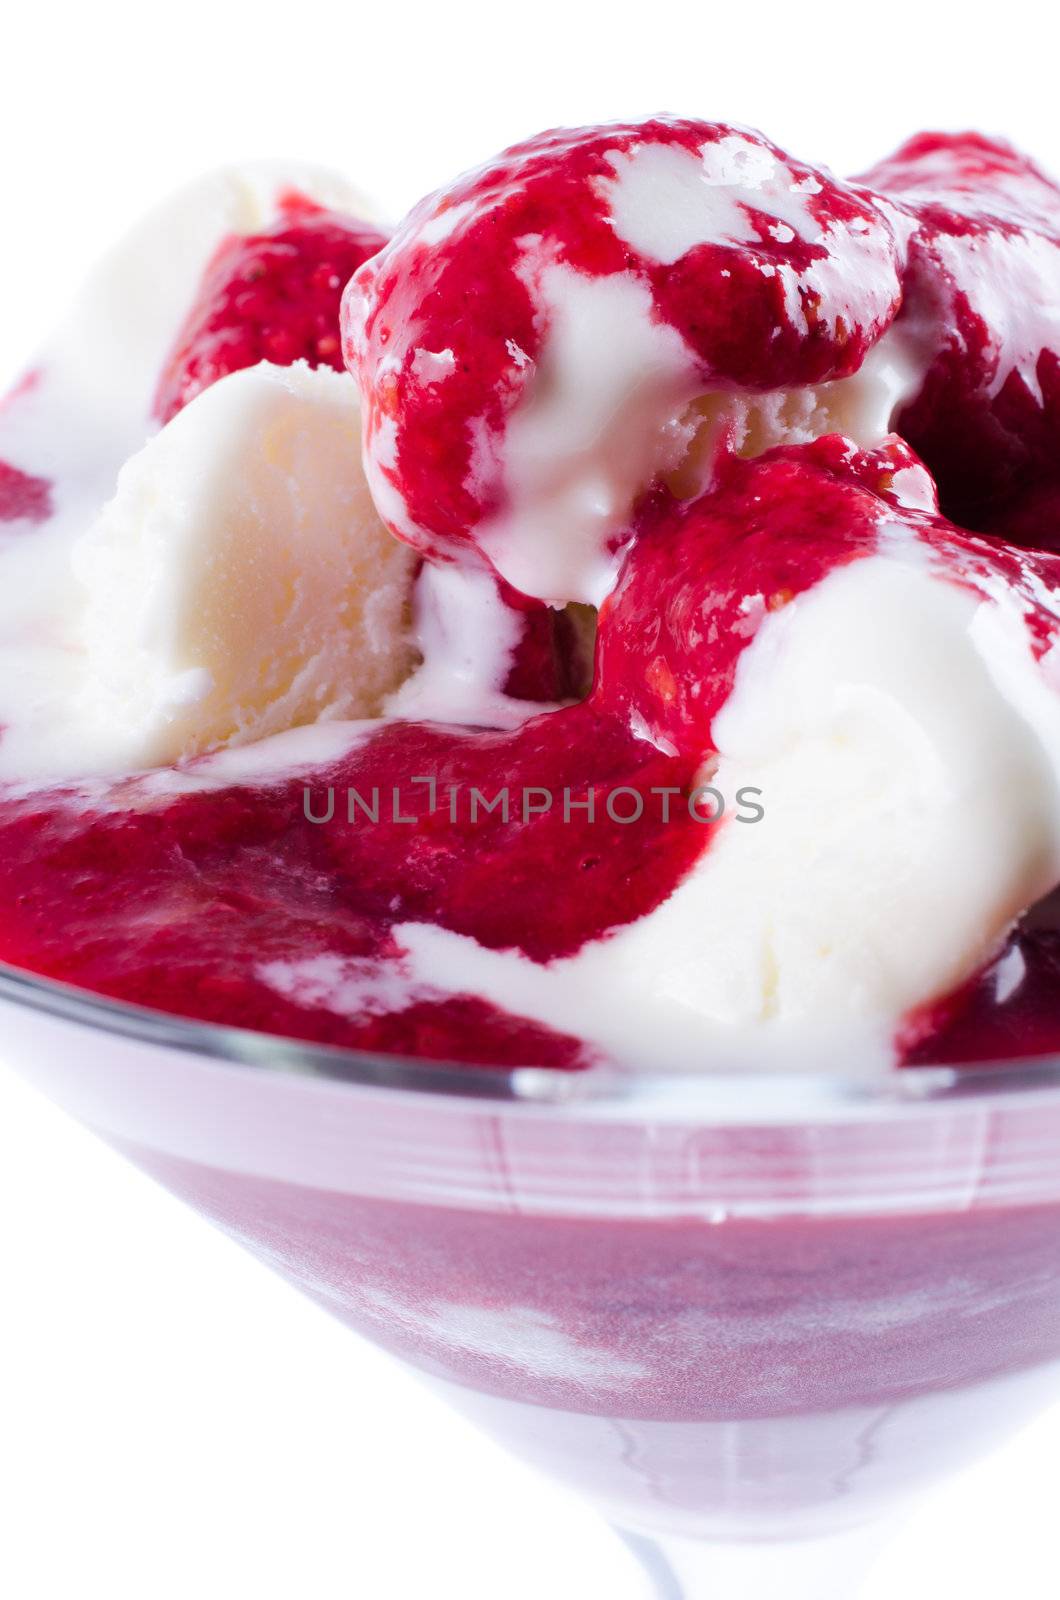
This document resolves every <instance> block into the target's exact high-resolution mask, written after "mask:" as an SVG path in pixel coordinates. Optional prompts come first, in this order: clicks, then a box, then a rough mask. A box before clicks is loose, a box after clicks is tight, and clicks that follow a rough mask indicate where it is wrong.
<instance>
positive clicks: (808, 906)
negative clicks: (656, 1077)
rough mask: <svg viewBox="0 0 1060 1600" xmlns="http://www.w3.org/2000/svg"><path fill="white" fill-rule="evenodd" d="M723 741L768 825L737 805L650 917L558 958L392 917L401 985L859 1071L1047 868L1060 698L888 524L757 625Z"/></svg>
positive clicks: (610, 1047) (1057, 841) (611, 1040)
mask: <svg viewBox="0 0 1060 1600" xmlns="http://www.w3.org/2000/svg"><path fill="white" fill-rule="evenodd" d="M714 735H715V740H716V743H717V747H718V751H719V761H718V764H717V768H716V770H714V771H713V772H712V773H711V775H710V778H709V781H710V782H711V784H712V785H714V786H715V787H716V788H717V789H718V790H719V791H720V792H721V793H722V794H723V795H725V796H728V797H730V800H731V797H732V796H734V795H735V794H736V793H737V791H738V790H739V789H741V788H742V787H743V786H745V785H749V786H753V787H754V788H755V789H757V790H758V791H760V793H761V796H762V800H763V805H764V809H765V816H764V818H763V819H762V820H761V821H758V822H754V823H741V822H740V821H738V820H736V818H735V816H734V815H732V814H731V813H730V816H729V817H728V818H726V820H724V821H723V822H722V823H721V824H720V825H719V826H718V829H717V836H716V837H715V838H714V839H713V841H712V843H711V845H710V848H709V849H708V850H707V851H706V852H705V853H704V855H703V856H702V857H701V859H700V861H699V863H698V864H697V865H696V866H695V867H694V868H693V870H692V872H691V873H690V874H689V875H688V877H686V879H685V880H684V882H683V883H681V884H680V885H679V886H678V887H677V888H676V889H675V891H674V892H673V894H672V895H671V896H670V897H669V898H668V899H667V900H666V901H665V902H664V903H663V904H662V905H661V906H660V907H659V908H658V910H656V911H654V912H652V913H650V914H649V915H648V916H646V917H643V918H641V919H640V920H639V921H637V922H635V923H632V924H630V925H629V926H627V927H624V928H619V929H617V930H615V931H614V932H613V933H611V934H609V935H608V936H606V937H605V938H603V939H601V940H599V941H597V942H595V943H592V944H589V945H587V946H585V947H584V948H583V949H582V950H581V951H579V952H578V953H577V954H576V955H575V956H573V957H571V958H569V959H566V960H562V961H557V962H552V963H549V964H539V963H535V962H532V961H529V960H528V959H527V958H526V957H525V956H522V955H519V954H516V953H514V952H511V951H503V950H484V949H482V948H480V947H478V946H476V945H475V944H474V943H473V942H472V941H470V940H468V939H464V938H460V937H458V936H457V935H455V934H452V933H450V932H447V931H445V930H443V929H440V928H437V927H433V926H411V925H405V926H404V927H402V928H400V929H398V930H396V935H397V938H398V940H399V943H400V944H401V945H402V946H403V948H404V950H405V951H406V955H407V971H408V975H409V980H410V983H411V985H412V986H413V991H414V990H415V988H416V986H417V985H423V984H425V983H428V982H429V983H430V984H431V985H432V986H433V987H434V988H435V989H441V990H449V991H451V992H466V991H467V990H469V989H470V990H471V992H473V993H477V994H481V995H483V996H485V997H487V998H488V999H489V1000H490V1001H491V1002H492V1003H493V1004H495V1005H500V1006H503V1007H506V1008H508V1009H510V1010H512V1011H514V1012H516V1013H517V1014H519V1015H523V1016H529V1017H532V1018H533V1019H535V1020H537V1021H540V1022H543V1023H547V1024H548V1025H549V1026H551V1027H554V1028H557V1029H560V1030H569V1031H571V1032H574V1033H577V1034H580V1035H581V1036H583V1037H585V1038H587V1039H589V1040H590V1041H592V1042H593V1043H595V1044H596V1045H597V1046H598V1048H599V1049H600V1050H601V1051H602V1052H603V1053H604V1054H605V1055H606V1056H607V1057H608V1058H609V1059H612V1060H617V1061H619V1062H624V1063H626V1064H628V1065H640V1066H643V1065H645V1064H649V1065H650V1064H651V1063H652V1062H657V1063H658V1064H659V1065H660V1066H662V1065H666V1066H671V1067H672V1066H675V1065H679V1066H684V1067H688V1068H696V1067H699V1066H702V1065H703V1064H704V1062H705V1061H709V1062H710V1063H711V1064H712V1065H718V1064H721V1063H726V1062H727V1063H729V1064H733V1063H739V1062H741V1061H743V1062H746V1063H747V1064H751V1065H755V1064H758V1065H763V1066H768V1065H769V1064H770V1063H774V1064H775V1062H776V1060H777V1057H778V1052H779V1051H780V1050H781V1049H782V1050H783V1052H784V1058H785V1061H787V1062H789V1063H790V1064H794V1063H797V1062H800V1061H801V1063H802V1064H803V1065H805V1066H806V1067H820V1066H822V1065H823V1066H832V1067H836V1068H842V1067H846V1068H847V1069H848V1070H849V1069H851V1068H853V1067H855V1066H856V1065H858V1064H861V1065H863V1066H865V1067H866V1068H869V1069H871V1068H872V1067H873V1066H874V1065H875V1066H879V1065H883V1064H885V1063H887V1062H889V1061H890V1060H891V1057H892V1050H893V1033H894V1027H895V1022H896V1019H898V1018H900V1017H902V1016H904V1015H906V1014H908V1013H910V1012H914V1011H915V1010H917V1009H918V1008H920V1007H922V1006H925V1005H928V1004H930V1003H931V1002H932V1001H934V1000H937V999H938V998H939V997H941V996H943V995H945V994H946V993H948V992H949V991H950V990H952V989H953V988H954V987H956V986H957V985H958V984H960V983H961V982H963V981H964V980H965V979H966V978H968V977H970V976H971V975H972V974H973V973H974V972H975V971H976V970H977V969H978V968H979V967H980V966H981V965H982V964H983V962H984V961H985V960H987V959H988V958H989V956H990V955H991V954H992V953H993V951H994V950H995V949H996V948H997V946H998V944H999V942H1000V940H1001V939H1002V937H1003V935H1004V933H1005V931H1006V929H1007V928H1008V926H1009V925H1010V923H1011V921H1012V919H1013V918H1014V917H1015V916H1017V915H1018V914H1019V912H1020V911H1022V910H1023V908H1024V907H1025V906H1027V905H1028V904H1030V903H1032V902H1033V901H1034V900H1036V899H1037V898H1038V897H1039V896H1040V895H1042V894H1044V893H1045V892H1046V891H1047V890H1048V889H1049V888H1050V887H1051V886H1052V885H1053V884H1054V883H1055V882H1056V880H1057V877H1058V876H1060V700H1058V699H1057V698H1056V696H1055V694H1054V693H1053V692H1052V691H1051V689H1050V688H1049V687H1048V684H1047V682H1046V680H1045V678H1044V677H1043V674H1042V671H1041V668H1040V666H1039V664H1038V663H1037V662H1036V661H1035V660H1034V658H1033V655H1032V653H1031V651H1030V648H1029V644H1028V640H1027V636H1026V632H1025V629H1024V626H1023V623H1022V619H1021V617H1020V614H1019V611H1018V609H1017V608H1016V606H1015V605H1014V604H1013V605H1010V604H1009V603H1008V602H1007V601H1006V599H1005V597H1004V596H998V598H997V599H996V600H993V599H991V600H985V601H984V600H981V599H979V598H977V597H976V596H975V595H974V594H972V593H971V592H968V591H964V590H962V589H961V588H959V587H957V586H956V585H955V584H954V583H953V582H951V581H950V580H949V579H948V578H946V577H944V576H942V575H941V574H940V573H938V572H936V571H933V570H932V568H931V565H930V560H929V556H928V552H927V551H926V549H925V547H924V546H922V545H918V544H911V543H909V542H908V541H907V540H905V539H904V538H903V537H902V536H901V534H900V533H898V534H897V535H896V538H895V540H894V542H893V543H892V544H891V545H890V547H889V549H888V551H887V554H881V555H879V556H874V557H870V558H867V559H864V560H860V561H857V562H855V563H854V564H852V565H850V566H847V567H843V568H840V569H839V570H838V571H835V572H833V573H831V574H830V575H829V576H828V577H826V578H825V579H824V580H823V581H822V582H821V583H819V584H818V585H816V586H815V587H814V588H813V589H812V590H810V591H809V592H808V593H807V594H806V595H805V596H802V597H799V598H798V599H797V600H795V601H793V602H792V603H791V604H789V605H788V606H786V607H784V608H783V609H782V610H781V611H779V612H777V613H775V614H774V615H772V616H770V617H769V618H767V620H766V621H765V622H764V623H763V625H762V627H761V629H760V631H759V632H758V634H757V636H756V638H755V640H754V642H753V643H752V644H751V645H750V646H749V648H748V649H747V651H746V652H745V654H744V655H743V657H742V658H741V661H740V665H739V669H738V674H737V682H736V687H735V690H734V692H733V694H732V695H731V697H730V698H729V700H728V702H727V703H726V704H725V706H724V707H723V709H722V711H721V713H720V715H719V716H718V717H717V718H716V720H715V724H714ZM869 840H871V846H869V845H867V841H869Z"/></svg>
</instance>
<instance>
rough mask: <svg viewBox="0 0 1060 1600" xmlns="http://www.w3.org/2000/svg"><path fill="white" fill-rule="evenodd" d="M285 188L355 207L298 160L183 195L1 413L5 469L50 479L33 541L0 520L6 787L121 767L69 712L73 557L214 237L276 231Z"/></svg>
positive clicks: (91, 282)
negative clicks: (15, 781) (47, 502)
mask: <svg viewBox="0 0 1060 1600" xmlns="http://www.w3.org/2000/svg"><path fill="white" fill-rule="evenodd" d="M290 190H297V191H298V192H300V193H302V194H305V195H307V196H308V197H310V198H311V199H315V200H317V201H318V202H319V203H321V204H325V205H334V206H344V207H346V208H348V209H351V210H352V209H363V201H362V200H361V197H360V196H359V194H358V193H357V191H356V190H354V189H352V188H351V187H350V186H349V185H348V184H347V183H346V182H345V181H344V180H343V179H341V178H340V177H338V176H336V175H334V174H331V173H328V172H325V171H322V170H319V169H316V168H312V167H306V166H303V165H299V164H297V163H280V162H263V163H256V164H250V165H247V166H244V167H239V168H231V169H226V170H223V171H220V172H217V173H214V174H212V175H210V176H209V177H206V178H204V179H202V180H200V181H199V182H197V183H194V184H191V185H189V186H188V187H187V188H186V189H184V190H182V191H180V192H179V193H178V194H176V195H175V196H173V198H172V199H170V200H168V201H167V202H166V203H165V204H163V205H161V206H160V207H159V208H158V209H157V210H156V211H154V212H152V213H151V215H150V216H148V217H146V218H145V219H144V220H143V221H142V222H141V223H140V224H139V225H138V226H137V227H136V228H134V229H133V230H132V231H131V232H130V233H129V235H128V236H127V237H126V238H125V239H124V240H123V241H122V242H121V243H120V244H119V245H117V246H116V247H115V248H114V250H112V251H111V253H110V254H109V255H108V256H107V257H106V258H105V259H104V260H103V261H101V262H100V264H99V266H98V267H97V268H96V269H95V271H94V272H93V273H92V275H91V276H90V277H89V279H88V281H87V282H86V283H85V285H84V287H83V288H82V290H81V292H80V294H79V295H78V297H77V299H76V300H75V303H74V305H73V307H72V309H71V311H70V314H69V315H68V316H67V318H66V319H65V321H64V322H63V323H62V324H61V326H60V327H59V329H58V330H57V332H56V334H55V336H54V337H53V338H52V340H51V341H50V342H49V344H48V345H47V346H46V347H45V349H44V350H43V351H42V353H41V356H40V358H39V360H38V362H37V363H36V365H35V367H34V369H33V372H32V373H31V375H30V378H29V380H28V381H27V382H26V383H25V384H24V385H23V386H22V387H21V388H20V389H19V391H18V392H17V393H16V394H14V395H13V396H12V397H11V398H10V399H8V401H7V402H6V403H5V404H4V406H3V407H2V408H0V460H3V461H5V462H7V463H9V464H10V465H11V466H13V467H15V468H17V469H18V470H20V471H22V472H25V473H28V474H30V475H32V476H34V477H40V478H42V479H45V480H47V481H48V482H49V484H50V486H51V501H52V515H51V517H50V518H49V520H48V521H47V522H46V523H45V524H44V525H43V526H42V527H39V528H34V529H32V530H30V532H29V535H28V536H27V531H26V530H25V529H24V528H22V527H21V526H20V525H19V524H18V523H14V524H12V523H5V524H0V726H2V727H3V729H4V736H3V739H2V740H0V778H3V777H8V778H24V777H32V776H49V775H50V776H62V775H71V776H76V775H78V774H79V773H80V772H83V771H85V770H93V771H94V770H100V769H101V768H102V769H104V770H106V769H107V768H108V767H110V768H111V770H114V767H115V763H117V764H118V766H119V767H120V764H121V761H122V759H123V758H122V756H121V754H120V753H119V744H120V730H119V728H117V727H115V728H113V729H111V730H110V733H109V734H108V733H107V732H106V730H97V732H102V733H103V735H104V738H103V745H102V746H100V745H94V744H93V734H92V733H91V731H90V730H89V729H88V728H84V727H82V726H81V724H80V721H79V716H78V713H77V712H75V709H74V707H75V701H76V700H77V698H78V696H79V694H80V693H81V686H82V684H83V680H84V672H85V655H84V621H85V619H84V596H83V592H82V587H81V585H80V584H79V582H78V580H77V579H76V577H75V575H74V572H73V565H72V552H73V548H74V546H75V543H76V542H77V541H78V540H79V539H80V537H81V536H82V535H83V534H84V533H85V532H86V530H87V529H88V528H89V527H90V526H91V525H92V523H93V521H94V520H95V518H96V517H97V516H98V514H99V512H100V511H101V509H102V507H103V506H104V505H105V504H106V503H107V502H108V501H109V500H110V499H111V497H112V496H113V494H114V491H115V485H116V482H117V478H118V474H119V471H120V470H121V468H122V466H123V465H124V463H125V462H126V461H127V460H129V458H130V457H132V456H134V455H135V454H136V452H138V451H139V450H140V449H141V448H142V447H143V445H144V444H145V442H146V441H147V440H148V439H149V437H150V436H151V435H152V434H153V433H154V432H155V431H156V428H157V424H156V423H155V422H154V420H153V418H152V404H153V399H154V393H155V387H156V385H157V383H158V379H159V374H160V372H161V370H162V366H163V363H164V361H165V359H166V357H167V356H168V354H169V351H170V347H171V345H172V342H173V339H174V337H175V335H176V333H177V330H178V329H179V327H180V326H181V324H182V322H183V320H184V318H185V317H186V315H187V313H188V309H189V307H190V305H191V304H192V303H193V301H194V298H195V295H196V292H197V290H198V287H199V281H200V279H201V276H202V273H203V270H204V268H205V267H206V265H207V263H208V262H209V260H210V259H211V257H212V256H213V254H214V252H215V250H216V249H217V247H218V245H219V244H220V243H221V242H222V240H223V239H225V238H227V237H228V236H230V235H231V234H233V233H250V232H253V231H254V230H256V229H260V228H262V227H264V226H266V225H267V224H268V223H269V222H271V221H272V220H273V219H274V218H275V216H276V214H277V208H278V205H279V200H280V197H281V196H282V195H283V194H284V193H286V192H288V191H290ZM188 687H193V686H190V685H189V686H188ZM131 753H132V755H133V757H134V759H135V752H131Z"/></svg>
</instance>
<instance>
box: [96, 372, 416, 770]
mask: <svg viewBox="0 0 1060 1600" xmlns="http://www.w3.org/2000/svg"><path fill="white" fill-rule="evenodd" d="M359 438H360V407H359V404H358V399H357V390H356V385H355V384H354V382H353V380H352V378H350V377H349V376H348V375H346V374H339V373H335V372H331V371H328V370H326V369H320V370H312V369H310V368H309V367H307V366H305V365H304V364H300V365H297V366H294V367H290V368H282V367H270V366H268V365H267V364H266V363H262V364H261V365H260V366H258V367H252V368H248V369H247V370H246V371H243V372H237V373H233V374H232V375H231V376H230V377H227V378H223V379H221V381H220V382H218V383H215V384H214V385H213V386H212V387H211V388H209V389H207V390H206V391H205V392H204V393H203V394H201V395H199V396H198V397H197V398H196V399H195V400H193V401H192V402H191V403H190V404H189V405H188V406H187V407H186V408H185V409H184V410H183V411H181V412H180V413H179V415H178V416H176V417H175V418H174V420H173V421H172V422H170V423H169V424H168V425H167V426H166V427H165V428H163V429H162V431H161V432H160V433H159V434H157V435H156V437H155V438H154V439H153V440H152V441H151V442H150V443H149V444H148V445H146V446H145V447H144V449H143V450H141V451H140V452H139V453H138V454H137V455H135V456H133V457H132V458H131V459H130V460H129V461H128V462H127V463H126V465H125V466H124V467H123V468H122V470H121V473H120V475H119V478H118V489H117V494H116V495H115V497H114V499H113V500H112V501H110V502H109V504H108V505H107V506H106V507H105V508H104V509H103V511H102V512H101V513H100V515H99V517H98V518H97V519H96V522H95V523H94V524H93V526H92V527H91V528H90V529H89V531H88V532H87V534H86V535H85V536H84V537H83V538H82V539H81V540H80V541H78V543H77V545H76V546H75V548H74V552H73V560H74V571H75V575H76V576H77V577H78V579H79V580H80V582H81V584H82V585H83V587H84V591H85V601H86V605H85V615H84V629H83V639H84V645H85V656H84V664H83V668H82V683H81V689H80V692H79V694H78V696H77V699H76V703H75V706H74V712H75V722H76V726H77V727H78V729H79V730H81V732H82V733H83V735H84V737H85V741H86V749H85V757H84V765H85V770H90V767H89V763H90V762H91V761H92V760H93V758H94V759H95V760H96V761H98V762H100V763H101V764H103V765H105V766H107V767H110V768H111V769H115V768H116V769H121V768H126V769H131V768H138V767H150V766H158V765H163V764H168V763H171V762H175V761H179V760H181V759H183V758H186V757H188V756H191V755H197V754H199V753H200V752H201V751H204V750H211V749H216V748H217V747H218V746H221V745H225V744H230V743H247V742H249V741H252V740H254V739H260V738H262V737H265V736H267V735H268V734H270V733H275V732H279V731H282V730H283V729H286V728H290V727H293V726H296V725H298V724H300V723H306V722H313V721H318V720H335V719H337V718H350V717H369V716H374V715H376V714H377V713H378V712H379V710H380V709H381V707H382V703H383V700H384V699H385V697H386V695H387V694H388V693H390V692H391V691H392V690H393V689H394V688H395V687H396V686H397V684H398V683H400V681H401V680H402V679H403V678H404V677H405V676H406V675H407V674H408V672H409V671H410V670H411V668H412V666H413V663H414V649H413V645H412V641H411V637H410V633H409V624H410V617H409V612H410V609H411V587H412V573H413V568H414V565H415V557H414V556H413V553H412V552H411V551H410V550H409V549H408V548H407V547H406V546H404V545H401V544H399V543H398V541H397V540H396V539H394V538H393V536H392V535H391V534H390V533H389V532H388V531H387V529H386V528H385V527H384V526H383V524H382V523H381V522H380V520H379V517H378V514H377V513H376V510H375V507H374V505H373V504H372V501H371V497H370V496H369V494H368V489H367V485H366V484H365V481H364V475H363V472H362V470H361V465H360V452H359V448H358V442H359ZM66 737H67V738H69V737H71V735H70V733H69V731H67V733H66Z"/></svg>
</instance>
